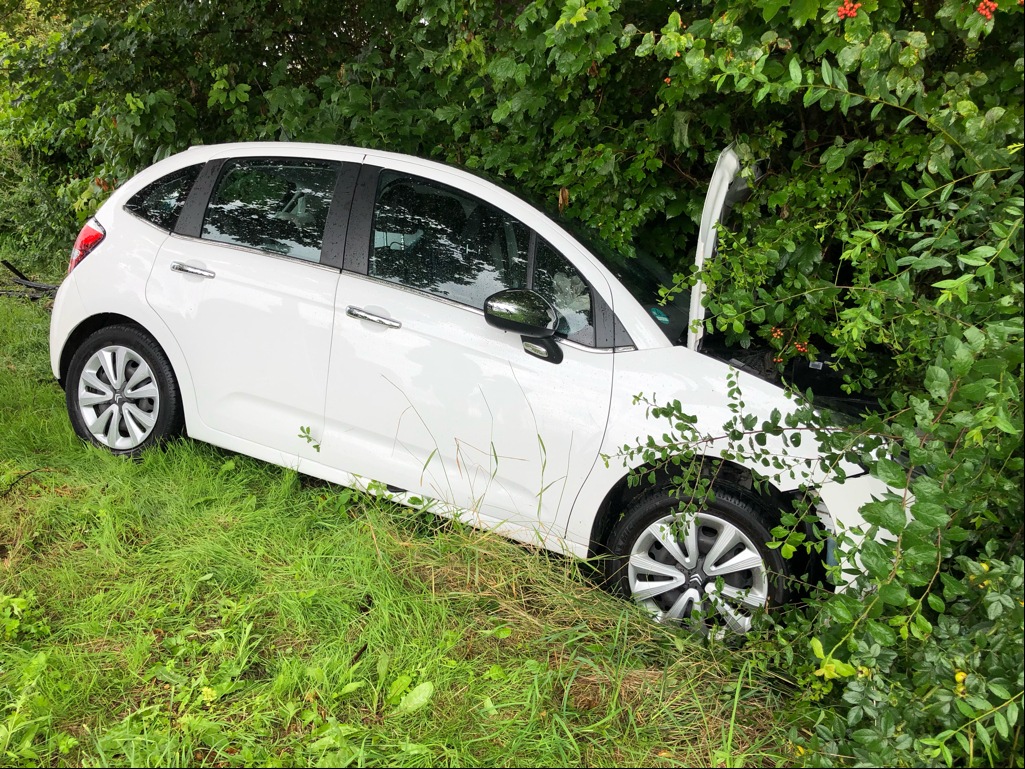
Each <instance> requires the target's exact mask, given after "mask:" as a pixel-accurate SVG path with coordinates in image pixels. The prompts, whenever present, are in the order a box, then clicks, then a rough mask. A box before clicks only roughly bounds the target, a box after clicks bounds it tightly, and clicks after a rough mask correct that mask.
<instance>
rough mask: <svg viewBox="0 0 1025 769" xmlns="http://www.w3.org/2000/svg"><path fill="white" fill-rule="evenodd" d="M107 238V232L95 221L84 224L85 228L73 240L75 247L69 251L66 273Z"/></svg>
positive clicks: (91, 220)
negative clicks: (69, 259)
mask: <svg viewBox="0 0 1025 769" xmlns="http://www.w3.org/2000/svg"><path fill="white" fill-rule="evenodd" d="M105 237H107V231H106V230H105V229H103V225H102V224H100V223H99V222H98V221H96V220H95V219H90V220H89V221H87V222H86V223H85V227H83V228H82V231H81V232H80V233H78V237H77V238H76V239H75V246H74V248H72V249H71V261H70V262H69V263H68V272H69V273H70V272H71V271H72V270H73V269H75V268H76V267H77V266H78V263H79V262H81V261H82V260H83V259H85V258H86V257H87V256H89V254H90V252H92V250H93V249H94V248H96V246H98V245H100V242H101V241H102V240H103V239H104V238H105Z"/></svg>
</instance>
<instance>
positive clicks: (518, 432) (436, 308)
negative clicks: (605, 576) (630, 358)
mask: <svg viewBox="0 0 1025 769" xmlns="http://www.w3.org/2000/svg"><path fill="white" fill-rule="evenodd" d="M350 305H357V306H358V307H360V308H361V309H363V310H366V311H368V312H371V313H374V314H376V315H380V316H383V317H387V318H391V319H394V320H397V321H399V322H401V323H402V326H401V328H387V327H385V326H382V325H379V324H375V323H370V322H367V321H363V320H358V319H356V318H351V317H349V316H347V315H346V314H345V309H346V307H347V306H350ZM564 354H565V358H564V360H563V361H562V362H561V363H559V364H557V365H553V364H552V363H550V362H548V361H544V360H540V359H538V358H535V357H533V356H531V355H527V354H525V353H524V351H523V343H522V341H521V340H520V338H519V335H518V334H511V333H508V332H505V331H502V330H500V329H497V328H493V327H491V326H489V325H488V324H487V323H486V322H485V321H484V314H483V313H482V312H480V311H477V310H474V309H472V308H469V307H465V306H460V305H457V304H456V303H454V302H448V301H444V300H441V299H439V298H437V297H433V296H429V295H425V294H423V293H421V292H415V291H407V290H403V289H401V288H398V287H397V286H395V285H394V284H391V283H387V282H385V281H380V280H375V279H373V278H365V277H356V276H350V275H346V274H343V275H342V277H341V279H340V281H339V289H338V305H337V311H336V313H335V345H334V348H333V349H332V353H331V373H330V378H329V382H330V383H329V386H328V391H329V396H328V404H327V424H326V429H325V434H324V440H323V442H322V447H321V452H320V454H321V457H320V461H322V462H324V463H326V464H329V465H337V466H339V467H346V468H347V469H350V470H352V471H353V472H355V473H357V474H359V475H362V476H367V477H371V478H380V479H382V480H386V481H387V483H389V484H393V485H395V486H398V487H400V488H402V489H403V490H408V491H415V492H417V493H418V494H419V495H422V496H426V497H429V498H431V499H435V500H438V501H440V502H442V503H445V504H447V505H453V506H455V507H459V508H463V509H464V510H467V511H468V512H470V513H484V514H486V515H488V516H490V517H491V518H493V519H495V520H501V521H508V522H510V523H516V524H521V523H530V524H532V525H533V526H535V527H537V528H540V529H542V530H544V529H546V528H547V527H548V526H553V525H555V522H556V521H557V520H558V518H559V515H560V511H565V515H564V516H563V517H566V516H568V512H569V506H570V505H571V504H572V501H573V499H574V497H575V496H576V493H577V491H578V490H579V488H580V486H581V485H582V483H583V481H584V478H586V476H587V473H588V472H589V471H590V469H591V465H592V464H593V462H594V458H595V456H596V455H597V452H598V448H599V447H600V446H601V442H602V437H603V435H604V432H605V422H606V420H607V418H608V411H609V409H608V405H609V397H610V394H611V388H612V365H613V355H612V354H611V353H607V352H598V351H594V350H586V349H581V348H579V347H577V346H575V345H571V344H566V345H564ZM367 404H373V408H369V409H368V408H366V405H367Z"/></svg>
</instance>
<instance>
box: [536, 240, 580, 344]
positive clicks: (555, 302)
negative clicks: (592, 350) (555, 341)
mask: <svg viewBox="0 0 1025 769" xmlns="http://www.w3.org/2000/svg"><path fill="white" fill-rule="evenodd" d="M536 249H537V250H536V251H535V253H534V275H533V281H532V283H531V286H530V287H531V288H533V289H534V290H535V291H537V292H538V293H539V294H541V296H543V297H544V298H545V299H547V300H548V301H549V302H551V303H552V306H553V307H555V309H556V310H557V311H558V313H559V327H558V332H559V333H560V334H564V335H565V336H566V338H567V339H570V340H571V341H574V342H579V343H580V344H586V345H588V346H590V347H594V344H595V341H594V339H595V334H594V303H593V300H592V298H591V289H590V287H589V286H588V285H587V282H586V281H585V280H584V278H583V276H582V275H581V274H580V272H579V271H578V270H577V268H576V267H574V266H573V265H572V264H570V263H569V262H568V261H566V257H564V256H563V255H562V254H560V253H559V252H558V251H556V250H555V249H554V248H552V247H551V246H550V245H548V243H546V242H545V241H544V240H541V239H540V238H538V239H537V246H536Z"/></svg>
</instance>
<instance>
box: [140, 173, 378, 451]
mask: <svg viewBox="0 0 1025 769" xmlns="http://www.w3.org/2000/svg"><path fill="white" fill-rule="evenodd" d="M357 171H358V166H357V165H355V164H348V163H345V162H341V161H339V160H337V159H330V160H326V159H320V158H308V157H306V158H304V157H244V158H233V159H229V160H227V161H213V162H211V163H210V164H208V165H207V167H206V168H205V169H204V172H203V174H202V175H201V177H200V179H199V181H197V184H196V186H195V188H194V190H193V193H192V194H190V198H189V201H188V203H187V204H186V209H185V210H184V211H183V213H182V216H181V217H180V219H179V222H178V225H177V226H176V229H175V233H174V234H173V235H172V236H171V237H169V238H168V239H167V240H166V241H165V242H164V244H163V246H162V247H161V249H160V251H159V254H158V257H157V260H156V263H155V264H154V267H153V271H152V273H151V277H150V279H149V282H148V284H147V291H146V297H147V300H148V302H149V303H150V305H151V306H152V307H153V308H154V310H155V311H156V312H157V313H158V314H159V315H160V317H161V318H162V319H163V321H164V322H165V323H166V324H167V326H168V328H169V329H170V330H171V332H172V333H173V335H174V337H175V339H176V340H177V341H178V344H179V345H180V346H181V348H182V350H183V352H184V353H185V358H186V360H187V362H188V367H189V379H190V380H191V384H192V386H193V387H194V388H195V392H196V402H197V404H198V412H199V413H198V419H199V421H198V422H197V421H196V420H194V419H193V420H192V421H191V423H190V431H191V432H192V433H193V434H194V435H196V437H201V438H203V439H205V440H209V441H211V442H213V443H220V444H221V445H225V443H226V441H227V442H229V443H230V441H229V439H241V440H243V441H247V442H251V443H255V444H259V445H261V446H264V447H269V448H272V449H276V450H280V451H282V457H281V458H282V461H285V462H286V463H288V457H289V456H291V457H296V456H300V455H305V454H306V453H308V452H309V451H310V448H309V446H308V444H307V443H306V442H305V441H302V440H300V439H299V432H300V428H304V427H307V428H310V430H311V436H312V437H313V438H314V439H316V438H317V437H318V436H319V435H320V432H321V430H322V426H323V407H324V394H325V388H326V383H327V369H328V361H329V360H330V348H331V333H332V323H333V314H334V298H335V290H336V288H337V282H338V269H339V263H340V254H341V249H340V239H339V237H338V233H337V232H335V231H334V230H333V228H335V227H337V225H332V226H329V225H328V223H329V222H337V221H338V220H340V221H342V222H344V221H345V217H344V216H341V215H339V212H342V213H344V212H345V211H346V210H347V208H348V204H349V196H351V190H352V184H353V183H354V181H355V175H356V173H357ZM332 206H335V207H336V210H335V211H332ZM342 226H344V224H343V225H342ZM231 445H233V446H234V445H236V444H231Z"/></svg>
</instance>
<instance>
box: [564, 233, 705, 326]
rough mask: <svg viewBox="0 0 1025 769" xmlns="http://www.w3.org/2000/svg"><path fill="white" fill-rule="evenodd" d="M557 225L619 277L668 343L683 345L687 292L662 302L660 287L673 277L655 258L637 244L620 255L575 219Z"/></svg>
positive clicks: (688, 293) (688, 316) (687, 318)
mask: <svg viewBox="0 0 1025 769" xmlns="http://www.w3.org/2000/svg"><path fill="white" fill-rule="evenodd" d="M559 226H561V227H563V228H564V229H567V230H569V231H570V233H572V234H573V236H574V237H575V238H576V239H577V240H579V241H580V242H581V243H583V244H584V245H585V246H587V248H588V249H589V250H590V252H591V253H592V254H594V255H595V256H596V257H597V258H598V259H599V261H601V263H602V264H604V265H605V266H606V267H607V268H608V269H609V271H610V272H611V273H612V274H613V275H615V276H616V277H617V278H618V279H619V282H620V283H622V284H623V286H624V287H625V288H626V290H627V291H629V292H630V293H631V294H632V295H633V298H634V299H636V300H637V301H638V302H640V304H641V306H642V307H643V308H644V309H645V310H646V311H647V312H648V314H649V315H651V317H652V318H653V319H654V320H655V322H656V323H657V324H658V327H659V328H660V329H662V333H664V334H665V335H666V336H667V337H669V341H670V342H672V343H673V344H686V342H687V324H688V323H689V322H690V291H689V290H683V291H679V292H676V293H674V294H673V295H672V297H670V298H669V299H668V300H665V301H664V303H663V300H662V297H661V296H660V294H659V289H661V288H668V287H669V286H671V285H673V276H672V273H670V272H669V271H668V270H667V269H666V268H665V267H663V266H662V265H661V264H660V263H659V262H658V260H657V259H655V257H653V256H652V255H651V254H649V253H647V252H646V251H644V250H643V249H641V248H637V247H635V253H636V256H626V255H625V254H621V253H619V252H618V251H615V250H614V249H613V248H612V247H611V246H609V245H608V244H607V243H605V242H603V241H602V240H601V239H600V238H599V237H598V236H597V235H596V234H595V233H593V232H590V231H588V230H584V229H583V228H582V227H581V226H580V225H579V223H577V222H567V221H560V222H559Z"/></svg>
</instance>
